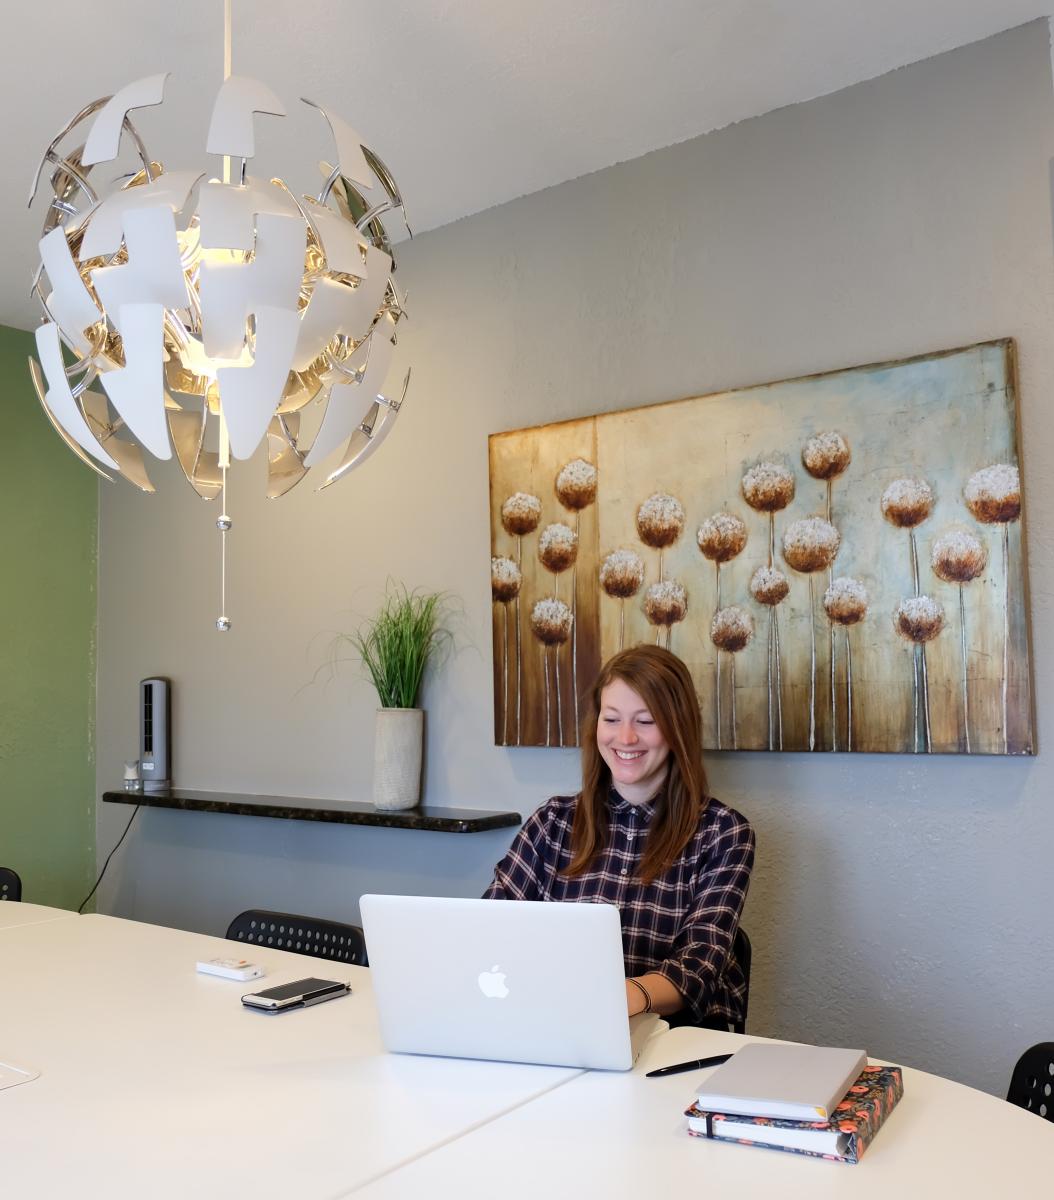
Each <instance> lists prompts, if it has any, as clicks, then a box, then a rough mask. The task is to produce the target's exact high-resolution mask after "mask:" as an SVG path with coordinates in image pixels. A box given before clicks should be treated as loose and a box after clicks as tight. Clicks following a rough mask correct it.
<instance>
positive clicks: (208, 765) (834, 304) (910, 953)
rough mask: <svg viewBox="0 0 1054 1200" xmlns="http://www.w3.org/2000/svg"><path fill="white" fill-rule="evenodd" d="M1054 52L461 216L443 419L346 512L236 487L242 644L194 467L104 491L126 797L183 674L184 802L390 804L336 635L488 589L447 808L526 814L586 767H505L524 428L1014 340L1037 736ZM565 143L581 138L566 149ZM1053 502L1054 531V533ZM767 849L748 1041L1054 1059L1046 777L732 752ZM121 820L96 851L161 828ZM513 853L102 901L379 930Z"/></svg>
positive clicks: (186, 875) (437, 356) (787, 113)
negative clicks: (146, 491) (490, 482)
mask: <svg viewBox="0 0 1054 1200" xmlns="http://www.w3.org/2000/svg"><path fill="white" fill-rule="evenodd" d="M1051 100H1052V91H1051V72H1050V59H1049V47H1048V34H1047V26H1046V24H1045V23H1038V24H1034V25H1031V26H1026V27H1024V28H1022V29H1019V30H1016V31H1012V32H1010V33H1007V34H1004V35H1001V36H999V37H997V38H994V39H992V40H990V41H987V42H983V43H980V44H978V45H976V46H971V47H967V48H965V49H962V50H959V51H956V52H954V53H951V54H948V55H945V56H943V57H941V58H939V59H934V60H931V61H929V62H925V63H922V64H919V65H917V66H913V67H909V68H906V69H904V70H901V71H897V72H895V73H894V74H892V75H889V76H886V77H883V78H881V79H878V80H875V81H872V82H869V83H865V84H862V85H860V86H858V87H855V88H852V89H850V90H848V91H845V92H842V93H839V94H837V95H834V96H829V97H826V98H824V99H820V100H817V101H814V102H812V103H809V104H805V105H801V106H797V107H794V108H790V109H786V110H783V111H780V112H776V113H773V114H770V115H768V116H765V117H763V118H760V119H757V120H753V121H748V122H745V123H743V124H741V125H738V126H734V127H732V128H729V129H726V130H724V131H721V132H719V133H716V134H712V135H710V136H708V137H705V138H701V139H698V140H696V141H692V142H688V143H685V144H683V145H680V146H676V147H673V148H670V149H667V150H664V151H661V152H657V153H654V154H651V155H648V156H647V157H645V158H642V159H639V160H636V161H633V162H629V163H624V164H621V165H619V166H617V167H614V168H612V169H610V170H606V171H602V172H599V173H597V174H595V175H592V176H589V177H587V178H584V179H581V180H577V181H575V182H572V183H569V184H565V185H563V186H561V187H558V188H554V189H552V190H551V191H548V192H544V193H541V194H539V195H535V196H531V197H527V198H525V199H522V200H519V201H516V202H514V203H512V204H509V205H507V206H505V207H503V208H500V209H497V210H492V211H490V212H486V213H483V214H482V215H479V216H476V217H473V218H471V219H468V220H465V221H462V222H459V223H458V224H456V225H454V226H451V227H448V228H446V229H442V230H439V231H438V232H435V233H432V234H428V235H427V236H424V237H421V238H419V239H418V240H417V241H416V242H414V243H413V245H412V246H409V247H405V248H404V250H403V254H402V258H401V275H400V277H401V278H402V280H403V282H404V284H405V285H406V286H407V287H408V289H409V292H410V305H411V310H412V320H411V323H410V325H409V328H408V330H407V339H406V340H407V346H408V349H409V351H410V358H411V360H412V361H413V363H414V372H415V383H414V388H413V391H412V394H411V401H410V402H409V404H408V407H407V410H406V412H405V413H404V415H403V417H402V419H401V422H400V425H399V426H398V427H397V429H396V433H395V434H394V435H393V438H392V440H391V441H390V443H389V444H388V446H387V448H386V449H385V450H384V451H383V452H382V453H381V454H379V455H378V456H377V457H376V458H375V459H373V460H372V461H371V462H370V464H369V465H368V466H367V467H366V468H365V469H364V470H363V471H361V472H360V473H358V474H354V475H353V476H352V477H351V478H350V479H348V480H347V481H346V482H344V483H343V484H342V485H341V486H340V487H337V488H333V489H330V490H329V491H327V492H326V493H324V494H322V495H316V494H314V493H313V492H311V491H308V490H307V489H306V488H305V489H304V490H301V491H299V492H295V493H293V494H292V495H290V496H289V497H287V498H286V499H284V500H282V501H280V502H278V503H276V504H267V503H266V502H265V501H264V500H263V499H262V495H263V486H264V485H263V471H262V464H261V462H260V461H259V460H257V461H256V462H254V464H253V466H252V467H251V468H250V469H249V470H248V471H243V472H239V473H238V474H237V475H236V476H235V483H234V490H233V496H232V499H231V504H230V507H231V511H232V513H233V515H234V518H235V528H234V534H233V540H232V554H233V567H232V569H233V583H232V588H231V603H230V611H231V614H232V616H233V618H234V622H235V626H234V631H233V632H232V633H231V634H230V635H229V636H227V637H220V636H218V635H216V634H215V633H214V632H213V631H212V621H213V618H214V616H215V614H216V612H217V592H218V585H217V545H216V535H215V533H214V530H213V527H212V520H213V518H214V515H215V513H214V511H212V509H210V508H209V507H207V506H205V505H203V504H201V503H199V502H198V501H197V499H196V498H195V497H194V496H193V495H192V494H191V493H190V491H189V489H188V488H187V487H186V486H185V485H184V484H182V482H181V481H180V480H179V479H178V478H176V475H175V473H174V472H172V471H168V472H166V471H159V472H158V475H159V482H160V484H161V489H160V494H159V495H158V496H156V497H154V498H152V499H147V498H144V497H140V496H139V495H137V494H133V493H132V492H131V491H130V490H129V489H127V488H124V487H121V488H117V487H114V488H112V489H111V488H104V489H103V492H104V494H103V498H102V506H101V569H100V580H101V583H100V662H99V702H98V748H99V749H98V762H99V787H100V789H102V788H103V787H106V786H110V785H111V784H112V783H113V782H114V781H116V780H117V779H118V777H119V769H120V765H121V760H122V759H124V758H126V757H131V756H132V754H133V753H134V749H135V721H136V682H137V680H138V679H139V678H140V677H142V676H145V675H148V674H153V673H155V672H157V673H166V674H170V675H171V676H172V677H173V678H174V680H175V688H176V692H175V696H176V699H175V724H176V737H177V741H176V772H177V777H178V782H179V783H180V784H182V785H183V786H186V787H197V788H203V789H212V790H221V789H225V788H226V789H231V790H244V791H256V792H260V793H269V794H283V793H284V794H292V795H304V796H319V797H352V798H355V797H367V796H368V794H369V782H370V754H371V737H372V712H373V707H374V700H373V697H372V695H371V693H370V690H369V688H368V686H367V685H366V684H365V683H364V682H362V681H361V680H360V679H359V678H358V677H357V676H356V674H355V672H354V670H352V669H351V668H350V667H348V668H345V669H344V670H343V671H341V673H340V674H339V675H338V677H337V679H336V680H335V681H333V682H332V683H330V684H329V685H328V686H324V685H323V683H322V682H321V681H316V682H312V676H313V672H314V671H315V668H316V667H317V666H318V665H319V664H320V663H322V662H323V661H324V660H325V656H326V644H327V641H328V636H329V631H333V630H335V629H339V628H345V629H346V628H350V627H351V626H352V625H353V624H354V619H355V618H354V614H355V613H361V612H363V611H366V610H368V609H370V608H371V607H372V606H373V604H374V602H375V600H376V598H377V595H378V593H379V591H380V589H381V588H382V587H383V584H384V580H385V577H386V576H388V575H391V576H393V577H395V578H396V579H401V580H405V581H406V582H407V583H408V584H410V585H411V586H413V585H423V586H425V587H429V588H448V589H450V590H452V591H454V592H456V593H458V594H459V595H460V596H462V597H463V600H464V607H465V618H464V621H463V623H462V630H461V633H462V641H463V643H464V648H463V649H462V651H461V653H460V654H459V655H458V656H457V657H456V658H455V659H454V660H453V661H452V662H451V663H450V664H449V665H448V666H447V667H445V668H444V669H443V671H442V673H441V675H439V676H438V677H437V678H436V679H435V680H434V681H433V682H432V683H431V685H430V687H429V690H428V694H427V696H426V704H427V707H428V745H427V756H428V799H429V801H430V802H432V803H440V804H442V803H450V804H460V805H465V806H470V807H480V808H485V807H494V806H500V807H519V808H520V809H521V810H522V811H524V812H528V811H530V810H531V809H532V808H533V807H534V806H535V805H536V804H537V803H539V802H540V801H541V800H542V799H543V798H544V797H545V796H547V795H549V794H550V793H551V792H553V791H555V790H557V789H560V788H563V787H572V786H573V785H574V781H575V777H576V761H575V758H574V755H573V752H570V751H541V750H526V749H525V750H519V751H516V750H500V749H496V748H494V747H493V746H492V745H491V744H490V742H491V713H490V705H491V700H490V695H491V689H490V636H489V632H488V629H489V620H490V599H489V590H488V562H487V557H488V521H487V442H486V435H487V434H488V433H490V432H493V431H496V430H500V429H506V428H512V427H517V426H524V425H532V424H536V423H541V422H546V421H550V420H556V419H560V418H566V417H573V416H578V415H582V414H587V413H592V412H597V411H602V410H606V409H612V408H618V407H626V406H631V405H635V404H641V403H650V402H654V401H661V400H668V399H671V398H674V397H680V396H686V395H696V394H700V393H703V392H707V391H712V390H716V389H723V388H728V387H734V386H739V385H746V384H752V383H757V382H761V381H765V380H773V379H780V378H786V377H790V376H795V375H801V374H805V373H808V372H813V371H822V370H827V369H831V368H837V367H843V366H849V365H853V364H859V363H867V362H874V361H878V360H883V359H889V358H897V357H902V356H907V355H912V354H918V353H923V352H926V351H930V350H938V349H942V348H946V347H952V346H960V345H965V344H968V343H972V342H976V341H981V340H984V339H988V338H994V337H1000V336H1008V335H1009V336H1013V337H1015V338H1016V339H1017V340H1018V346H1019V350H1020V364H1021V396H1022V428H1023V438H1024V469H1025V482H1026V489H1027V505H1028V522H1029V524H1028V533H1029V537H1030V543H1031V550H1032V561H1031V567H1030V570H1031V588H1032V620H1033V629H1034V651H1035V680H1036V696H1037V707H1038V713H1039V739H1040V745H1041V746H1043V745H1045V744H1046V742H1047V736H1046V734H1047V730H1048V729H1049V727H1050V721H1051V720H1052V719H1054V717H1052V714H1054V706H1052V704H1051V695H1050V692H1051V677H1052V670H1051V668H1052V654H1054V647H1052V645H1051V635H1050V626H1049V623H1048V615H1049V611H1050V599H1051V590H1052V585H1054V566H1052V564H1051V561H1050V555H1049V552H1048V545H1049V542H1050V539H1051V536H1052V530H1054V525H1052V524H1051V517H1050V515H1049V512H1054V482H1052V481H1054V473H1052V471H1051V469H1050V468H1051V463H1052V462H1054V419H1052V417H1051V414H1050V405H1049V396H1050V395H1051V392H1052V390H1054V350H1052V346H1051V335H1050V330H1051V318H1052V315H1054V314H1052V307H1054V306H1052V293H1054V287H1052V283H1054V276H1052V258H1051V212H1050V202H1049V190H1050V188H1049V161H1050V159H1051V153H1052V142H1054V136H1052V135H1054V129H1052V123H1051V113H1052V106H1051ZM553 136H554V137H558V136H559V131H558V130H554V131H553ZM1048 510H1049V512H1048ZM709 766H710V771H711V776H712V779H713V784H714V788H715V791H716V793H717V794H718V795H720V796H721V797H722V798H724V799H726V800H728V801H730V802H732V803H734V804H737V805H739V806H740V807H741V808H742V809H743V810H744V811H745V812H746V813H747V814H748V815H749V816H750V818H751V819H752V820H753V821H754V823H755V825H756V827H757V830H758V838H759V847H760V849H759V855H758V864H757V870H756V873H755V879H754V884H753V889H752V891H751V895H750V899H749V902H748V910H747V927H748V928H749V930H750V932H751V935H752V937H753V939H754V943H755V947H756V952H755V967H754V980H753V988H752V1021H751V1025H752V1028H753V1029H754V1030H755V1031H757V1032H760V1033H771V1034H778V1035H783V1036H788V1037H799V1038H807V1039H817V1040H825V1041H828V1042H832V1043H836V1044H838V1043H842V1044H853V1045H864V1046H866V1047H867V1049H868V1050H869V1051H870V1052H871V1053H873V1054H876V1055H881V1056H886V1057H890V1058H892V1059H894V1060H897V1061H902V1062H906V1063H909V1064H912V1065H915V1066H920V1067H924V1068H927V1069H930V1070H934V1071H937V1072H940V1073H942V1074H946V1075H949V1076H951V1077H953V1078H956V1079H960V1080H964V1081H966V1082H969V1083H972V1084H975V1085H978V1086H981V1087H985V1088H988V1089H990V1090H992V1091H996V1092H998V1091H999V1090H1001V1089H1002V1088H1004V1087H1005V1083H1006V1080H1007V1077H1008V1073H1009V1070H1010V1067H1011V1064H1012V1063H1013V1061H1014V1060H1015V1058H1016V1056H1017V1054H1018V1052H1019V1051H1020V1050H1021V1049H1022V1048H1024V1047H1025V1046H1026V1045H1028V1044H1030V1043H1032V1042H1034V1041H1037V1040H1039V1039H1040V1038H1049V1037H1051V1036H1054V1026H1052V1024H1051V1011H1050V1006H1049V998H1050V996H1051V995H1052V994H1054V937H1052V930H1051V923H1050V921H1049V919H1048V916H1047V914H1048V912H1049V899H1048V898H1049V881H1050V878H1051V861H1052V844H1054V807H1052V805H1051V803H1050V798H1049V793H1050V789H1049V786H1045V785H1044V784H1043V782H1042V777H1043V768H1042V764H1041V763H1039V762H1036V761H1034V760H1033V761H999V760H996V759H992V760H984V761H972V762H967V761H964V760H962V759H956V758H950V757H949V758H938V759H932V760H926V759H919V758H910V757H855V756H854V757H852V758H848V757H845V756H839V757H815V758H810V757H809V756H807V755H783V756H773V757H767V756H765V755H761V754H749V755H747V754H744V755H739V756H734V755H715V756H713V758H712V759H711V761H710V764H709ZM127 811H128V810H126V809H120V810H118V809H111V808H110V806H100V813H99V822H98V834H99V849H100V861H101V858H102V855H104V854H105V852H106V851H107V850H108V849H109V847H110V846H111V845H112V843H113V842H114V840H115V839H116V837H117V835H118V834H119V832H120V830H121V828H122V827H123V822H124V820H125V818H126V816H127ZM507 841H508V837H507V836H506V834H502V833H498V834H488V835H478V836H472V837H461V836H455V835H443V834H408V833H400V832H394V831H383V830H382V831H371V830H357V829H354V828H348V829H342V828H338V827H326V826H309V825H305V824H293V823H283V822H273V821H272V822H267V821H262V820H256V819H247V818H234V817H216V816H208V815H191V814H178V813H176V814H171V813H162V812H145V813H143V814H142V815H141V818H140V821H139V823H138V828H137V830H136V831H135V832H134V834H133V835H130V837H129V841H128V843H126V847H125V848H124V849H122V851H121V855H120V856H119V857H118V859H116V860H115V863H114V866H113V868H111V871H112V877H108V879H107V882H106V885H105V886H104V888H103V889H102V899H101V907H102V908H103V909H104V910H106V911H112V912H116V913H118V914H122V915H128V916H135V917H139V918H143V919H146V920H154V921H159V922H162V923H170V924H174V925H181V926H185V927H189V928H199V929H202V930H208V931H213V932H215V931H219V930H220V929H222V927H223V926H224V925H225V923H226V921H227V919H228V918H229V916H231V915H232V914H233V913H234V912H236V911H238V910H239V909H240V908H242V907H246V906H249V905H251V904H269V905H273V906H275V907H287V908H293V909H298V910H301V911H315V912H318V913H328V914H333V915H338V916H341V915H344V916H350V917H354V916H355V914H356V911H357V908H356V902H357V898H358V896H359V895H360V894H361V893H362V892H364V891H367V890H374V889H377V890H388V891H403V890H405V891H419V892H437V893H442V892H447V893H462V894H473V893H476V892H478V890H479V889H480V888H481V887H482V886H483V885H484V883H485V882H486V879H487V877H488V874H489V870H490V866H491V864H492V863H493V861H494V860H495V859H496V858H497V857H498V856H499V854H500V853H501V851H502V850H503V848H504V846H505V844H506V843H507Z"/></svg>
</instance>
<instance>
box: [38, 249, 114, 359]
mask: <svg viewBox="0 0 1054 1200" xmlns="http://www.w3.org/2000/svg"><path fill="white" fill-rule="evenodd" d="M39 247H40V259H41V262H42V263H43V264H44V270H45V271H46V272H47V275H48V281H49V282H50V284H51V294H50V295H49V296H48V298H47V306H48V312H49V313H50V314H51V316H52V318H53V320H54V321H55V323H56V324H57V325H58V326H59V328H60V329H61V330H62V332H63V333H64V334H65V335H66V340H67V341H68V342H69V343H70V344H71V345H72V346H73V347H74V348H75V349H76V350H77V351H78V353H80V354H88V353H90V351H91V343H90V342H89V341H88V339H87V338H86V337H85V336H84V331H85V329H88V328H89V327H90V326H92V325H96V324H98V322H99V321H101V320H102V318H103V315H102V313H101V312H100V311H99V309H98V307H97V306H96V304H95V301H94V300H93V299H92V298H91V293H90V292H89V291H88V289H87V288H86V287H85V286H84V281H83V280H82V279H81V277H80V272H79V271H78V270H77V264H76V263H75V262H74V261H73V257H72V255H71V254H70V247H69V243H68V242H67V241H66V232H65V230H64V229H62V228H61V227H57V228H55V229H53V230H52V231H51V232H50V233H49V234H46V235H45V236H44V237H42V238H41V239H40V242H39ZM48 378H49V380H50V378H51V377H50V375H49V376H48Z"/></svg>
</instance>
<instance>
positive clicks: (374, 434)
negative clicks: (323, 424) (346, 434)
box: [318, 404, 397, 492]
mask: <svg viewBox="0 0 1054 1200" xmlns="http://www.w3.org/2000/svg"><path fill="white" fill-rule="evenodd" d="M396 415H397V414H396V413H395V412H393V411H392V410H391V409H389V408H386V407H385V406H384V405H383V404H374V406H373V408H372V409H371V411H370V412H369V413H368V414H367V417H366V420H365V421H364V422H363V424H364V426H365V427H366V428H368V429H369V430H370V432H369V433H366V432H364V430H363V429H359V430H356V432H355V433H354V434H352V437H351V441H350V442H348V449H347V451H346V453H345V455H344V457H343V459H342V460H341V462H340V466H338V467H337V468H336V470H334V471H331V472H330V473H329V475H327V476H326V482H325V483H324V484H322V486H321V487H320V488H319V489H318V490H319V491H320V492H321V491H322V489H323V488H328V487H330V486H331V485H332V484H334V483H336V482H337V481H338V480H339V479H343V478H344V476H345V475H347V473H348V472H349V471H350V470H351V469H352V467H361V466H362V464H363V463H364V462H365V461H366V460H367V459H368V458H369V457H370V456H371V455H372V454H375V453H376V452H377V450H379V449H380V446H381V443H382V442H383V441H384V439H385V438H386V437H387V436H388V434H389V433H390V432H391V430H392V426H393V425H394V424H395V418H396Z"/></svg>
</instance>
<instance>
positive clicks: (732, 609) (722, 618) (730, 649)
mask: <svg viewBox="0 0 1054 1200" xmlns="http://www.w3.org/2000/svg"><path fill="white" fill-rule="evenodd" d="M753 636H754V621H753V618H752V617H751V615H750V613H748V612H747V611H746V610H745V609H742V608H739V607H738V606H737V605H735V604H732V605H729V607H728V608H719V609H718V610H717V612H715V613H714V619H713V620H712V621H711V622H710V640H711V641H712V642H713V643H714V645H715V646H716V647H717V648H718V650H724V651H725V652H726V653H728V654H736V653H738V652H739V651H740V650H742V649H744V647H745V646H746V645H747V643H748V642H749V641H750V639H751V638H752V637H753Z"/></svg>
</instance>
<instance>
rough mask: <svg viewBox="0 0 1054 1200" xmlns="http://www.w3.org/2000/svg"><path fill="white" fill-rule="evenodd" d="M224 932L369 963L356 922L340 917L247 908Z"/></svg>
mask: <svg viewBox="0 0 1054 1200" xmlns="http://www.w3.org/2000/svg"><path fill="white" fill-rule="evenodd" d="M225 936H226V937H228V938H229V939H230V940H231V941H232V942H251V943H252V944H253V945H256V946H271V947H273V948H274V949H275V950H291V951H293V953H295V954H310V955H313V956H314V957H315V958H331V959H336V960H337V961H338V962H346V963H354V964H355V966H359V967H365V966H368V965H369V964H368V963H367V961H366V939H365V938H364V937H363V935H362V930H361V929H360V928H359V926H358V925H346V924H345V923H344V922H343V921H326V920H324V919H323V918H321V917H300V916H297V915H296V914H295V913H281V912H269V911H267V910H266V909H262V908H250V909H249V910H248V911H246V912H243V913H239V914H238V915H237V916H236V917H235V918H234V920H233V921H232V922H231V923H230V925H229V926H228V928H227V933H226V935H225Z"/></svg>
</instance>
